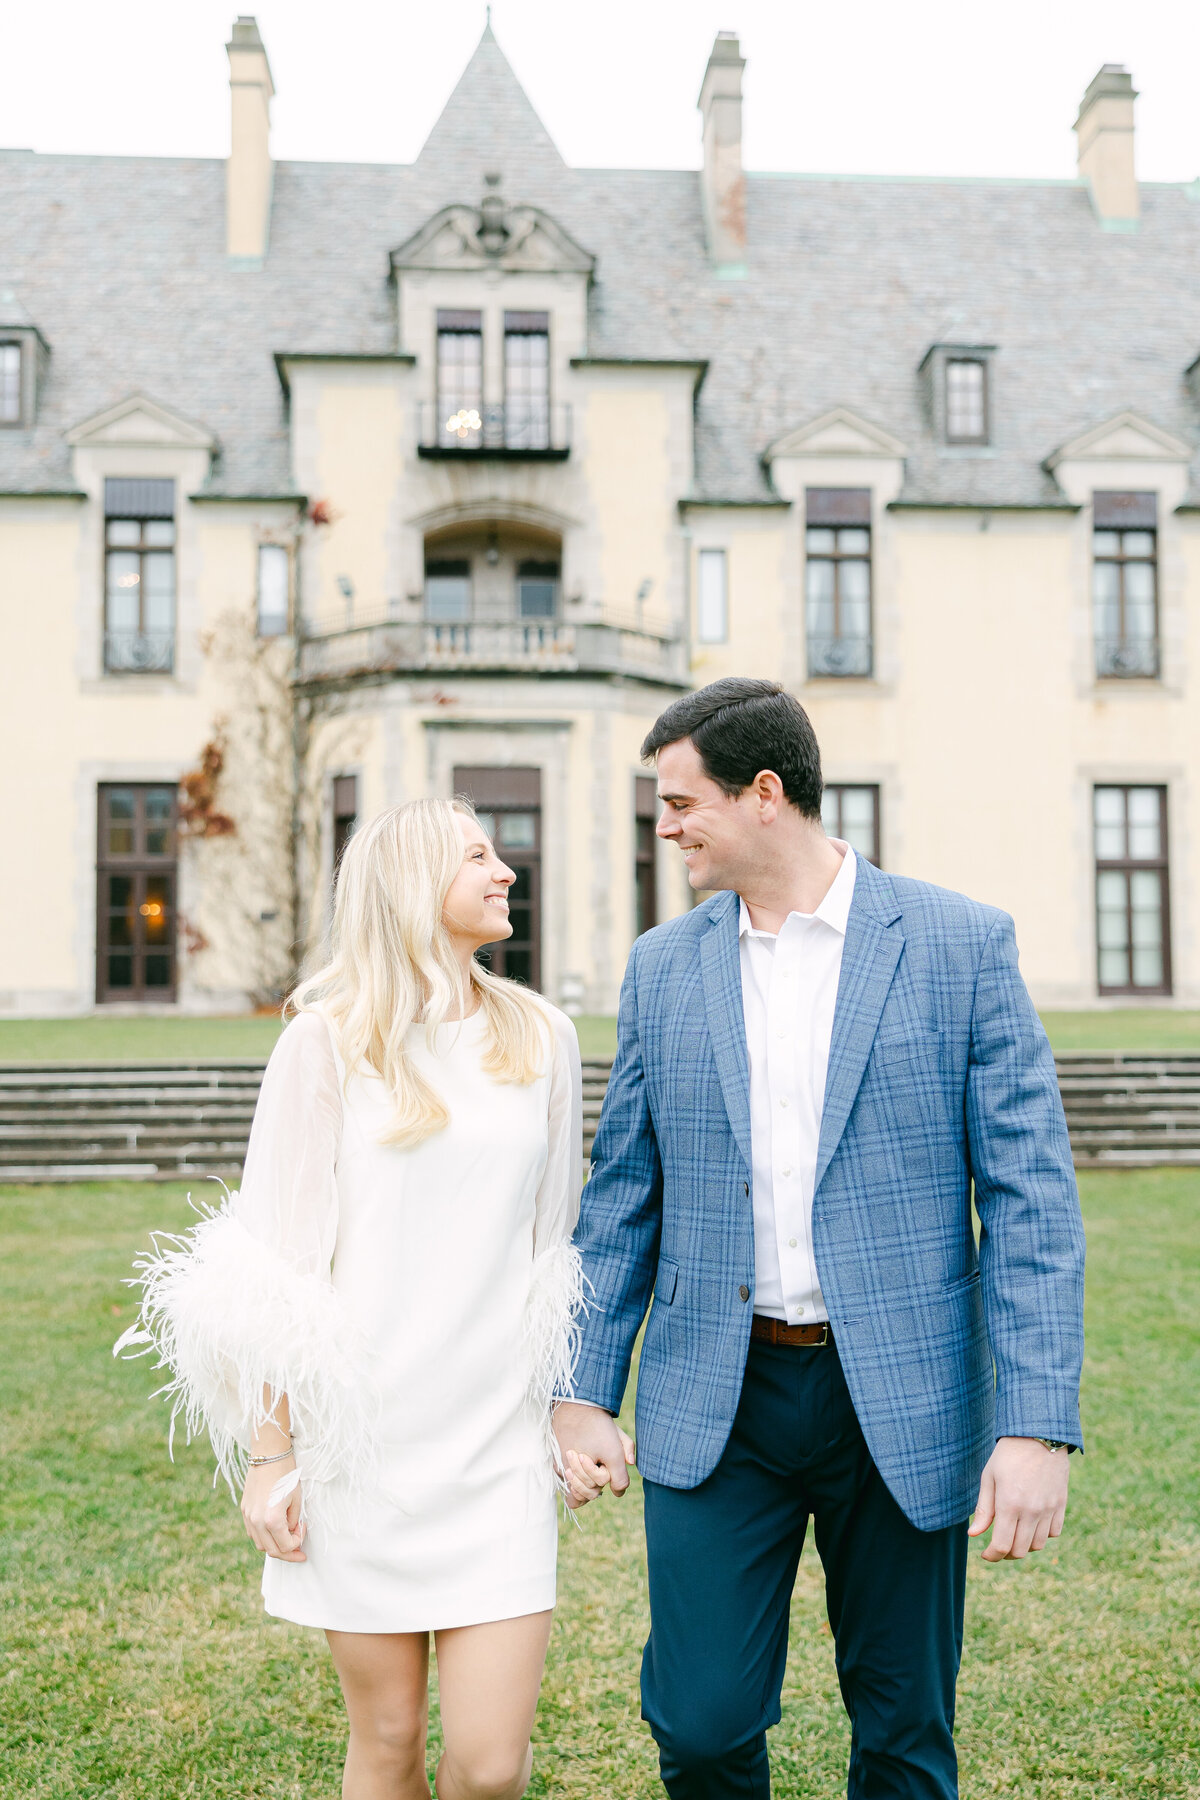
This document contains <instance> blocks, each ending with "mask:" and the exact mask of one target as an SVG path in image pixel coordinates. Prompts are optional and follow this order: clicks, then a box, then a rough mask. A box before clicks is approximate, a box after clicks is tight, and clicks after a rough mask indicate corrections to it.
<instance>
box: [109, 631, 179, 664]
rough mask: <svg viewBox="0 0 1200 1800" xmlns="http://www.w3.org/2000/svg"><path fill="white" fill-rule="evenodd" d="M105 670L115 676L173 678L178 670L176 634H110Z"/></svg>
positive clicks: (168, 632)
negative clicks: (134, 675)
mask: <svg viewBox="0 0 1200 1800" xmlns="http://www.w3.org/2000/svg"><path fill="white" fill-rule="evenodd" d="M104 667H105V669H106V670H107V671H108V672H109V674H113V675H115V674H122V675H124V674H154V675H169V674H170V673H171V671H172V669H173V668H174V667H175V633H174V632H173V631H106V632H105V634H104Z"/></svg>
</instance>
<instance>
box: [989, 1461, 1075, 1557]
mask: <svg viewBox="0 0 1200 1800" xmlns="http://www.w3.org/2000/svg"><path fill="white" fill-rule="evenodd" d="M1068 1473H1069V1471H1068V1468H1067V1452H1066V1451H1065V1450H1047V1448H1046V1446H1045V1444H1040V1443H1039V1442H1038V1440H1037V1439H1036V1438H1018V1437H1005V1438H1000V1439H998V1440H997V1443H996V1448H995V1449H994V1450H993V1451H992V1454H991V1455H990V1456H989V1458H988V1460H987V1465H986V1467H985V1468H984V1471H983V1475H982V1477H981V1479H980V1482H979V1499H978V1500H977V1501H976V1503H975V1518H974V1522H973V1523H972V1525H971V1529H970V1531H969V1532H968V1534H967V1535H968V1536H969V1537H979V1536H981V1535H982V1533H983V1532H985V1531H986V1530H987V1528H988V1526H989V1525H993V1526H994V1528H993V1531H992V1541H991V1543H990V1544H989V1545H988V1546H987V1548H986V1550H984V1552H983V1560H984V1562H1004V1561H1010V1562H1018V1561H1019V1560H1020V1558H1021V1557H1023V1556H1027V1555H1028V1554H1029V1552H1030V1551H1031V1550H1041V1549H1043V1548H1044V1547H1045V1543H1046V1539H1047V1538H1052V1537H1058V1536H1060V1534H1061V1532H1062V1528H1063V1515H1064V1514H1065V1513H1066V1510H1067V1476H1068Z"/></svg>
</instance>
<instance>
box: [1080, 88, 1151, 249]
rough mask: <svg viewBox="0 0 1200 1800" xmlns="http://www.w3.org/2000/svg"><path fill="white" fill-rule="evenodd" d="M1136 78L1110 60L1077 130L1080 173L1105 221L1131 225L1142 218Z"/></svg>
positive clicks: (1114, 227)
mask: <svg viewBox="0 0 1200 1800" xmlns="http://www.w3.org/2000/svg"><path fill="white" fill-rule="evenodd" d="M1136 99H1137V94H1136V93H1135V92H1134V87H1133V77H1132V75H1131V74H1130V73H1129V70H1128V69H1126V68H1123V67H1122V65H1121V64H1120V63H1105V64H1104V67H1103V68H1102V69H1101V70H1100V73H1099V74H1098V75H1097V76H1096V77H1095V79H1094V80H1093V81H1092V84H1091V86H1090V87H1089V88H1088V91H1087V93H1086V94H1085V95H1084V96H1083V105H1082V106H1081V107H1080V108H1079V117H1078V118H1077V119H1076V121H1075V131H1076V134H1077V136H1078V138H1079V173H1080V174H1081V175H1082V176H1084V177H1086V179H1087V181H1088V183H1089V184H1090V186H1091V190H1092V205H1093V206H1094V207H1095V209H1096V217H1097V218H1098V219H1099V220H1100V223H1101V224H1102V225H1104V226H1106V227H1107V228H1108V229H1110V230H1117V231H1120V230H1129V229H1130V228H1131V227H1132V226H1133V225H1134V224H1135V223H1136V221H1137V217H1138V213H1139V211H1140V208H1139V205H1138V187H1137V176H1136V175H1135V173H1134V168H1133V103H1134V101H1135V100H1136Z"/></svg>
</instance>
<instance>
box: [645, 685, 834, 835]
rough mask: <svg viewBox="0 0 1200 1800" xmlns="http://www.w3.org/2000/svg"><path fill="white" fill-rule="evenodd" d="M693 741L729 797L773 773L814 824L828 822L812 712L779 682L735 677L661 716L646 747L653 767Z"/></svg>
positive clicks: (708, 772) (701, 691)
mask: <svg viewBox="0 0 1200 1800" xmlns="http://www.w3.org/2000/svg"><path fill="white" fill-rule="evenodd" d="M681 738H689V739H690V740H691V742H692V743H693V744H694V745H695V747H696V750H697V752H698V753H699V756H700V761H701V762H702V763H703V765H704V772H705V774H706V775H707V776H709V777H710V779H711V780H713V781H715V782H716V784H717V786H718V787H719V788H720V789H721V791H722V793H725V794H730V795H736V794H741V793H744V792H745V790H746V789H747V788H748V787H749V786H750V783H751V782H752V781H753V780H754V778H755V776H756V775H759V774H761V773H762V771H763V770H764V769H771V770H772V771H773V772H774V773H775V774H776V775H778V777H779V779H780V781H781V782H782V783H783V791H784V793H785V795H786V796H787V798H788V799H789V800H790V801H791V803H792V805H793V806H794V807H795V808H796V809H797V811H798V812H801V813H803V814H804V817H805V818H806V819H819V818H820V817H821V752H820V750H819V749H818V747H817V740H816V736H815V734H814V732H813V728H812V725H811V724H810V722H809V717H808V714H807V713H806V712H805V710H804V708H803V707H802V706H801V704H800V702H799V701H798V700H794V699H793V698H792V696H791V694H788V693H785V692H784V690H783V688H781V687H780V685H779V683H778V682H777V681H755V680H753V679H752V678H751V677H750V676H748V675H727V676H726V677H725V679H724V680H723V681H712V682H710V683H709V685H708V686H707V687H702V688H700V689H699V691H698V692H697V693H695V694H685V695H684V696H683V698H682V699H681V700H675V701H673V702H672V704H671V705H670V706H668V708H667V710H666V712H665V713H660V715H659V717H658V718H657V719H656V720H655V721H654V724H653V726H652V727H651V729H650V731H649V732H648V733H647V735H646V741H645V743H644V744H643V745H642V760H643V762H650V761H651V760H652V758H654V757H655V756H657V755H658V752H659V751H660V750H661V749H663V748H664V746H665V745H667V744H677V743H678V742H679V741H680V739H681Z"/></svg>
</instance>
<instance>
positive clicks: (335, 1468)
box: [116, 1014, 378, 1525]
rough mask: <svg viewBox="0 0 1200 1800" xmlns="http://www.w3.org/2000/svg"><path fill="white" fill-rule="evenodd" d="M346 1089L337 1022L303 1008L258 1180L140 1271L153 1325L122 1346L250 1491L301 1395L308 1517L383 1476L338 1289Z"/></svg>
mask: <svg viewBox="0 0 1200 1800" xmlns="http://www.w3.org/2000/svg"><path fill="white" fill-rule="evenodd" d="M340 1129H341V1094H340V1090H339V1086H338V1078H337V1068H336V1062H335V1060H334V1057H333V1051H332V1046H331V1044H330V1040H329V1034H328V1030H327V1027H326V1025H325V1023H324V1021H323V1020H322V1019H320V1018H319V1017H317V1016H316V1015H313V1014H302V1015H301V1016H300V1017H299V1018H298V1019H296V1020H295V1021H294V1022H293V1023H292V1024H291V1025H289V1026H288V1028H287V1030H286V1031H285V1032H284V1034H283V1036H282V1038H281V1039H280V1041H279V1044H278V1045H277V1047H276V1050H275V1053H274V1055H273V1056H272V1058H271V1061H270V1063H269V1064H268V1067H267V1072H266V1075H265V1076H264V1079H263V1085H262V1092H261V1094H260V1096H259V1102H258V1107H257V1109H256V1111H255V1115H254V1126H253V1130H252V1132H251V1137H250V1146H249V1150H248V1152H247V1156H246V1167H245V1171H244V1176H243V1181H242V1187H241V1190H240V1192H238V1193H233V1194H230V1193H228V1192H227V1193H226V1195H225V1199H224V1201H223V1203H222V1204H221V1205H220V1206H219V1207H197V1209H196V1210H197V1211H198V1213H199V1215H200V1216H199V1220H198V1222H197V1224H196V1225H195V1226H193V1227H192V1229H191V1230H190V1231H186V1232H184V1233H182V1234H180V1235H179V1236H176V1237H168V1236H166V1235H164V1234H156V1235H155V1238H154V1241H153V1248H152V1249H151V1251H150V1252H149V1253H148V1254H147V1255H145V1256H143V1257H142V1258H141V1259H140V1260H139V1261H138V1262H137V1263H136V1264H135V1267H136V1269H137V1275H136V1277H135V1280H134V1285H139V1286H140V1287H141V1290H142V1305H141V1311H140V1316H139V1319H138V1322H137V1324H136V1325H135V1326H134V1327H133V1328H132V1329H131V1330H130V1331H127V1332H126V1333H125V1334H124V1336H123V1337H122V1338H121V1339H120V1341H119V1342H118V1344H117V1346H116V1349H117V1350H118V1351H124V1350H132V1351H133V1352H134V1353H135V1354H141V1355H155V1356H156V1358H157V1362H156V1366H157V1367H158V1368H161V1369H163V1370H165V1371H166V1373H167V1379H166V1381H165V1382H164V1384H163V1386H162V1387H161V1388H160V1389H159V1390H158V1392H159V1393H160V1394H162V1395H163V1396H164V1397H165V1399H166V1400H167V1402H168V1404H169V1405H170V1408H171V1424H170V1441H171V1442H172V1443H173V1440H174V1435H175V1432H176V1429H177V1427H178V1425H179V1424H180V1422H182V1425H183V1427H184V1429H185V1431H186V1434H187V1436H188V1438H189V1439H190V1438H192V1437H194V1436H197V1435H199V1433H200V1432H201V1431H203V1430H205V1429H206V1430H207V1432H208V1435H209V1438H210V1439H211V1442H212V1446H213V1450H214V1453H215V1455H216V1460H217V1470H218V1473H219V1474H220V1475H223V1476H224V1477H225V1479H226V1481H227V1482H228V1483H229V1486H230V1489H231V1490H232V1491H233V1492H234V1495H235V1498H236V1495H237V1490H238V1487H239V1486H240V1483H241V1480H242V1479H243V1478H244V1475H245V1468H246V1456H247V1452H248V1450H249V1446H250V1442H251V1438H252V1435H253V1432H254V1430H255V1429H256V1428H257V1427H259V1426H261V1425H262V1424H263V1423H264V1422H265V1420H266V1419H268V1418H269V1417H270V1416H271V1414H272V1413H273V1411H274V1409H275V1407H276V1406H277V1404H278V1402H279V1400H280V1398H281V1397H282V1396H283V1395H285V1394H286V1396H287V1400H288V1407H289V1412H290V1417H291V1425H292V1435H293V1439H294V1442H295V1446H296V1460H297V1464H298V1466H299V1468H300V1471H301V1475H302V1488H303V1501H304V1511H305V1516H306V1517H307V1518H308V1520H309V1521H310V1523H311V1524H313V1525H319V1524H325V1525H330V1524H334V1523H336V1522H337V1520H338V1519H339V1517H340V1516H341V1515H343V1514H344V1513H345V1510H346V1508H347V1506H348V1505H349V1504H350V1503H351V1502H352V1501H353V1500H354V1499H355V1498H356V1496H357V1495H358V1494H359V1493H360V1492H362V1491H365V1490H366V1489H367V1488H368V1487H369V1485H370V1483H371V1471H372V1469H373V1465H374V1461H375V1458H376V1455H377V1451H376V1448H375V1446H376V1445H377V1442H378V1424H377V1410H378V1401H377V1396H376V1390H375V1384H374V1382H373V1380H372V1378H371V1372H370V1359H369V1355H368V1352H367V1348H366V1346H365V1345H364V1344H363V1343H362V1341H361V1339H360V1337H359V1334H358V1331H357V1329H356V1326H355V1322H354V1321H353V1319H352V1318H351V1317H350V1316H349V1314H348V1312H347V1309H346V1307H345V1305H344V1303H343V1301H342V1299H341V1296H340V1295H339V1294H338V1292H337V1290H336V1289H335V1287H334V1286H333V1283H332V1280H331V1275H330V1265H331V1260H332V1255H333V1247H334V1242H335V1239H336V1234H337V1184H336V1179H335V1166H336V1160H337V1151H338V1144H339V1139H340Z"/></svg>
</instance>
